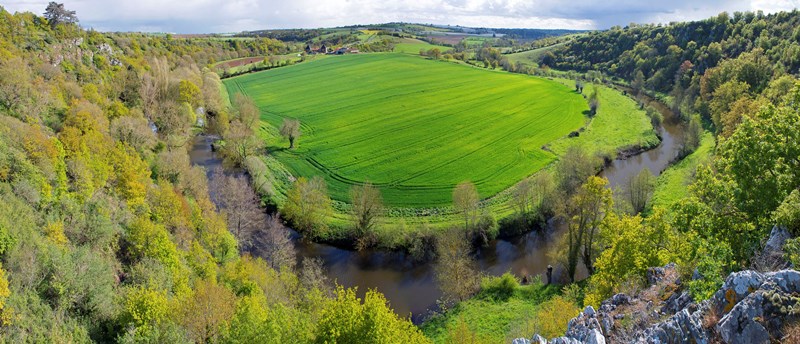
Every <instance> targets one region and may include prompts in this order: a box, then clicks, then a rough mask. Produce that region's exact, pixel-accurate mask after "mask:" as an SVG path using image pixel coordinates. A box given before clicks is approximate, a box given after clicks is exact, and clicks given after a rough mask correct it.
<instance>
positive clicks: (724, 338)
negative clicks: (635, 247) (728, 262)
mask: <svg viewBox="0 0 800 344" xmlns="http://www.w3.org/2000/svg"><path fill="white" fill-rule="evenodd" d="M677 276H678V274H677V271H675V266H674V265H667V266H665V267H662V268H655V269H652V270H651V271H650V272H648V274H647V278H648V281H649V282H652V283H653V284H652V285H651V286H650V287H649V288H648V289H646V290H644V291H642V292H640V293H637V295H634V296H629V295H625V294H617V295H614V296H613V297H611V298H609V299H608V300H605V301H604V302H603V303H602V304H601V305H600V308H598V309H597V310H595V309H594V308H593V307H591V306H588V307H586V308H585V309H584V310H583V312H581V313H580V314H578V316H577V317H575V318H573V319H571V320H570V321H569V324H568V329H567V332H566V333H565V335H564V336H563V337H559V338H553V339H552V340H550V341H549V342H547V343H563V344H574V343H592V344H597V343H603V344H604V343H606V342H609V343H658V344H672V343H700V344H704V343H718V342H721V343H731V344H739V343H770V342H774V341H782V340H784V339H785V336H786V333H784V331H785V327H786V325H787V324H792V323H794V322H796V321H799V320H800V272H798V271H795V270H781V271H775V272H767V273H760V272H756V271H752V270H747V271H741V272H736V273H732V274H730V275H729V276H728V278H727V279H726V280H725V283H724V284H723V285H722V287H721V288H720V289H719V290H718V291H717V292H716V293H715V294H714V296H713V297H712V298H711V299H709V300H705V301H703V302H700V303H697V302H694V300H692V298H691V296H690V295H689V294H688V292H686V291H685V290H684V289H683V288H682V287H681V285H680V280H679V279H678V277H677ZM623 319H626V320H625V321H622V320H623ZM526 340H527V339H526ZM543 340H544V339H543V338H541V336H539V335H536V336H534V337H533V340H531V341H528V342H520V343H530V342H533V343H537V344H538V343H543V342H545V341H543ZM515 343H517V342H516V341H515Z"/></svg>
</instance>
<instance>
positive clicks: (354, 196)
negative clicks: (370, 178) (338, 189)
mask: <svg viewBox="0 0 800 344" xmlns="http://www.w3.org/2000/svg"><path fill="white" fill-rule="evenodd" d="M350 201H351V203H350V204H352V206H353V210H352V214H351V216H352V217H353V226H354V227H355V229H356V233H357V235H358V236H359V237H364V236H365V235H368V234H369V233H370V232H371V231H372V230H374V229H375V227H376V226H377V223H378V219H379V218H380V217H381V215H382V214H383V199H382V198H381V191H380V190H379V189H378V188H376V187H375V186H373V185H372V184H370V183H366V184H363V185H354V186H353V187H352V188H350Z"/></svg>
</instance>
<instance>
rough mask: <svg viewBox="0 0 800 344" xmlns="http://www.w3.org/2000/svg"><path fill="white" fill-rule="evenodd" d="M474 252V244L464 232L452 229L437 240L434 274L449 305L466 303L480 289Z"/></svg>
mask: <svg viewBox="0 0 800 344" xmlns="http://www.w3.org/2000/svg"><path fill="white" fill-rule="evenodd" d="M470 251H471V245H470V241H469V239H468V237H467V234H466V233H464V232H463V231H461V230H458V229H450V230H448V231H447V232H445V233H443V234H442V235H441V236H440V237H439V238H437V239H436V253H437V260H436V265H435V267H434V272H435V274H436V281H437V282H438V284H439V288H440V289H441V290H442V293H443V294H444V298H445V301H447V302H452V301H463V300H465V299H467V298H469V297H470V296H472V295H473V294H474V293H475V292H477V291H478V288H479V287H480V274H479V272H478V267H477V264H476V263H475V259H473V258H472V256H471V255H470Z"/></svg>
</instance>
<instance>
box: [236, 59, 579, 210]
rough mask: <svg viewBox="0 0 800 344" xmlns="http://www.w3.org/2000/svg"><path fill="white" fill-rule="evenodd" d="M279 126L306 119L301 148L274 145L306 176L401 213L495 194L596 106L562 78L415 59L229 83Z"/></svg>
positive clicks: (356, 62) (297, 70)
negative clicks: (361, 192) (367, 194)
mask: <svg viewBox="0 0 800 344" xmlns="http://www.w3.org/2000/svg"><path fill="white" fill-rule="evenodd" d="M224 82H225V85H226V86H227V89H228V92H229V93H231V94H233V93H236V92H243V93H245V94H247V95H249V96H250V97H252V98H253V99H254V100H255V101H256V103H257V104H258V105H259V107H260V109H261V112H262V120H264V121H266V122H267V123H269V124H271V125H272V126H275V127H277V126H280V124H281V122H282V121H283V119H284V118H299V119H300V121H301V123H302V131H303V136H302V137H300V138H299V139H298V141H297V143H298V147H297V148H296V149H294V150H291V151H290V150H288V149H286V148H287V147H288V141H286V140H280V139H278V138H274V137H272V138H269V139H268V145H269V146H270V150H271V151H272V153H273V154H274V155H275V157H276V158H277V159H278V160H279V161H281V162H283V163H284V164H285V165H287V167H288V168H289V169H290V170H291V171H292V172H293V174H295V175H298V176H314V175H322V176H324V177H325V179H326V181H327V182H328V188H329V193H330V194H331V196H332V197H333V198H334V199H336V200H340V201H348V199H349V196H348V191H349V189H350V187H351V186H352V185H353V184H357V183H362V182H365V181H369V182H371V183H373V184H375V185H377V186H379V187H380V189H381V192H382V195H383V198H384V202H385V203H386V204H387V205H390V206H397V207H436V206H447V205H449V204H450V203H451V195H452V190H453V188H454V186H455V185H456V184H458V183H459V182H462V181H465V180H469V181H472V182H473V183H475V184H476V186H477V187H478V191H479V193H480V196H481V197H482V198H486V197H490V196H492V195H494V194H496V193H498V192H500V191H502V190H504V189H506V188H508V187H510V186H512V185H514V184H515V183H516V182H518V181H519V180H521V179H523V178H525V177H526V176H528V175H531V174H532V173H534V172H536V171H538V170H540V169H541V168H543V167H544V166H546V165H547V164H549V163H550V162H552V161H553V160H554V159H555V158H556V156H555V155H554V154H553V153H550V152H547V151H544V150H542V146H544V145H545V144H548V143H550V142H552V141H554V140H557V139H558V138H561V137H563V136H565V135H566V134H568V133H569V132H571V131H572V130H575V129H577V128H579V127H580V126H581V125H583V124H584V122H585V116H584V115H583V112H584V111H587V110H588V106H587V105H586V101H585V100H584V99H583V98H582V97H581V96H580V95H578V94H577V93H575V92H574V91H573V90H572V89H571V88H570V87H568V86H565V85H562V84H560V83H558V82H554V81H550V80H546V79H541V78H534V77H530V76H524V75H514V74H509V73H504V72H489V71H486V70H479V69H476V68H473V67H469V66H464V65H458V64H454V63H448V62H441V61H430V60H426V59H422V58H419V57H414V56H408V55H404V54H391V53H385V54H362V55H345V56H339V57H335V58H328V59H324V60H318V61H312V62H307V63H303V64H299V65H296V66H291V67H285V68H279V69H274V70H269V71H264V72H259V73H253V74H248V75H244V76H240V77H235V78H230V79H226V80H225V81H224Z"/></svg>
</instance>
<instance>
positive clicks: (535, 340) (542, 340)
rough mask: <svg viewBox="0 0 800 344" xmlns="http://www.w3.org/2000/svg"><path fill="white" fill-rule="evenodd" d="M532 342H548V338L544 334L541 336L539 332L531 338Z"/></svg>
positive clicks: (542, 343)
mask: <svg viewBox="0 0 800 344" xmlns="http://www.w3.org/2000/svg"><path fill="white" fill-rule="evenodd" d="M531 343H532V344H547V339H546V338H544V337H542V336H540V335H539V334H535V335H533V337H532V338H531Z"/></svg>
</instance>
